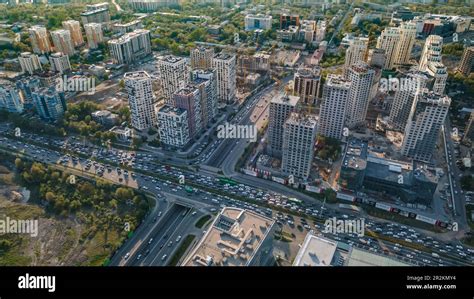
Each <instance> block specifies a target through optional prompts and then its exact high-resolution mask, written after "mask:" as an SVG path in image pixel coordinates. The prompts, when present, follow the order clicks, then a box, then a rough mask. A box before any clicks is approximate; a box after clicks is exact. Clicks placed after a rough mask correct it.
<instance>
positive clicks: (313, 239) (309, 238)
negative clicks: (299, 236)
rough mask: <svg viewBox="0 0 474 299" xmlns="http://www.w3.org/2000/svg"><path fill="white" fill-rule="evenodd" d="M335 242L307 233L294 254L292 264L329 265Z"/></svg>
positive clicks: (333, 254) (332, 257)
mask: <svg viewBox="0 0 474 299" xmlns="http://www.w3.org/2000/svg"><path fill="white" fill-rule="evenodd" d="M336 251H337V242H336V241H332V240H329V239H326V238H323V237H318V236H315V235H314V234H312V232H310V233H308V234H307V235H306V237H305V239H304V242H303V244H302V245H301V248H300V250H299V251H298V254H297V255H296V258H295V261H294V262H293V266H331V265H332V261H333V259H334V256H335V255H336Z"/></svg>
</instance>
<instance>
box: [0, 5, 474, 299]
mask: <svg viewBox="0 0 474 299" xmlns="http://www.w3.org/2000/svg"><path fill="white" fill-rule="evenodd" d="M0 9H1V10H2V13H0V265H1V266H109V267H112V266H116V267H128V266H178V267H189V266H277V267H279V266H282V267H285V266H314V267H323V266H335V267H353V266H382V267H388V266H409V267H417V266H423V267H424V266H429V267H445V266H446V267H448V266H474V234H473V233H474V200H473V197H474V196H473V195H474V177H473V174H474V172H473V171H472V169H473V168H472V162H473V157H472V156H473V154H474V146H473V140H474V21H473V19H474V1H473V0H398V1H397V0H390V1H389V0H273V1H270V0H269V1H260V0H220V1H213V0H112V1H104V0H0ZM20 283H21V282H20ZM20 288H21V287H20ZM50 290H51V289H50ZM53 292H54V290H53ZM0 295H1V294H0Z"/></svg>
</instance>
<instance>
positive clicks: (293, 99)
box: [271, 94, 300, 107]
mask: <svg viewBox="0 0 474 299" xmlns="http://www.w3.org/2000/svg"><path fill="white" fill-rule="evenodd" d="M299 100H300V97H298V96H291V95H290V96H288V95H284V94H278V96H276V97H273V98H272V101H271V103H274V104H281V105H283V104H284V105H289V106H293V107H294V106H296V104H298V101H299Z"/></svg>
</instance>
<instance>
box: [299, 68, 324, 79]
mask: <svg viewBox="0 0 474 299" xmlns="http://www.w3.org/2000/svg"><path fill="white" fill-rule="evenodd" d="M296 74H297V75H298V76H301V77H306V78H320V77H321V68H319V67H315V68H299V69H298V71H297V72H296Z"/></svg>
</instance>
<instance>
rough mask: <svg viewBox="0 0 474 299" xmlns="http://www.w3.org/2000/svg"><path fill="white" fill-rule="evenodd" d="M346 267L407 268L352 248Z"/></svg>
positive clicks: (402, 264) (386, 258)
mask: <svg viewBox="0 0 474 299" xmlns="http://www.w3.org/2000/svg"><path fill="white" fill-rule="evenodd" d="M346 266H349V267H351V266H408V264H406V263H403V262H401V261H398V260H396V259H394V258H390V257H386V256H382V255H378V254H374V253H372V252H369V251H365V250H361V249H358V248H355V247H352V250H351V252H350V254H349V257H348V259H347V262H346Z"/></svg>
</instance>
